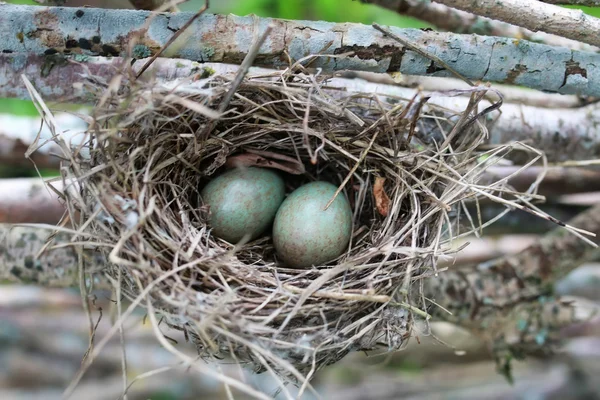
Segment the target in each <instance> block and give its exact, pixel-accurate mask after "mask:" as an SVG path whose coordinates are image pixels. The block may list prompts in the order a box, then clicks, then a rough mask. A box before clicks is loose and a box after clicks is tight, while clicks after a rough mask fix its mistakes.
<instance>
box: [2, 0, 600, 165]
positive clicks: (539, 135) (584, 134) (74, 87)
mask: <svg viewBox="0 0 600 400" xmlns="http://www.w3.org/2000/svg"><path fill="white" fill-rule="evenodd" d="M0 9H1V7H0ZM44 60H45V57H44V56H34V55H24V54H21V55H17V56H14V55H2V54H0V82H7V84H6V85H4V86H0V96H4V97H20V98H29V94H28V93H27V92H26V89H25V87H24V85H23V84H22V81H21V79H20V76H21V74H25V75H26V76H27V77H28V78H29V79H30V80H31V82H32V83H33V85H34V86H35V88H36V89H37V90H38V91H39V93H40V94H41V95H42V96H43V97H44V99H46V101H57V100H58V101H67V102H68V101H70V102H78V101H82V102H86V101H89V97H88V95H89V94H88V93H86V92H85V91H82V90H81V87H82V85H81V82H85V80H86V79H88V78H91V77H92V76H97V77H103V78H110V77H112V76H114V74H115V73H116V71H117V69H118V68H121V67H122V66H123V60H122V59H120V58H111V59H108V58H102V57H90V58H89V59H87V60H86V61H84V62H81V63H77V62H73V60H72V59H64V58H63V61H62V62H60V63H57V64H55V65H54V66H53V67H52V69H50V71H49V72H47V73H46V74H45V75H44V76H41V75H40V74H39V73H40V71H41V70H42V69H43V68H44ZM143 64H144V61H143V60H138V61H137V62H136V63H134V64H133V66H132V69H133V70H134V71H135V70H137V69H139V68H140V67H141V65H143ZM599 65H600V64H599ZM237 68H238V67H237V66H234V65H228V64H217V63H204V64H198V63H195V62H190V61H186V60H170V59H157V60H156V61H155V62H154V63H153V64H152V66H151V68H150V70H149V71H148V72H146V73H147V74H149V76H155V77H156V78H157V79H158V80H159V81H162V82H171V83H165V90H187V89H186V88H190V87H193V86H194V85H196V86H199V87H200V86H202V85H203V84H204V83H205V82H204V80H202V79H200V80H196V81H194V82H190V80H189V79H188V80H186V81H185V82H179V81H177V82H175V81H176V80H177V79H179V78H190V77H200V76H202V74H203V73H206V72H207V71H208V72H209V73H210V72H214V73H218V74H235V73H236V72H237ZM272 72H273V71H272V70H265V69H251V70H250V75H252V74H260V73H272ZM143 76H144V75H143ZM73 82H75V83H74V84H72V83H73ZM184 83H185V84H184ZM327 86H328V87H331V88H337V90H331V91H328V93H330V94H331V95H332V96H341V95H345V94H346V93H347V92H362V93H373V94H375V93H376V94H379V95H380V96H382V97H383V98H384V100H385V98H386V96H394V97H395V98H396V99H397V98H404V99H408V98H412V97H413V96H414V94H415V90H414V89H408V88H404V87H400V86H393V85H382V84H377V83H372V82H366V81H364V80H361V79H345V78H331V79H329V80H328V81H327ZM598 88H599V89H600V85H599V87H598ZM468 101H469V100H468V98H465V97H452V98H449V97H444V96H438V97H434V98H432V99H431V100H429V104H436V105H439V106H441V107H444V108H447V109H448V110H451V111H452V112H456V113H461V112H462V111H463V110H464V109H465V108H466V107H467V104H468ZM489 105H490V103H488V102H487V101H482V102H481V103H480V106H481V107H488V106H489ZM599 108H600V105H598V104H592V105H589V106H585V107H580V108H577V109H550V108H539V107H530V106H525V105H518V104H508V103H505V104H504V105H503V106H502V108H501V110H502V112H501V113H498V112H493V113H492V114H490V117H493V118H495V120H493V121H491V122H489V123H488V129H489V131H490V136H489V140H488V142H489V144H492V145H497V144H501V143H510V142H513V141H521V142H522V141H527V142H533V143H535V147H536V148H537V149H539V150H541V151H543V152H545V154H546V156H547V157H548V160H549V161H553V162H554V161H556V162H559V161H568V160H586V159H594V158H600V146H596V145H594V143H598V141H599V140H598V137H597V132H596V131H597V130H596V126H598V124H600V112H598V110H599ZM482 109H483V108H482ZM448 115H450V114H448ZM518 161H522V160H518Z"/></svg>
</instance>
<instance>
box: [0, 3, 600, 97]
mask: <svg viewBox="0 0 600 400" xmlns="http://www.w3.org/2000/svg"><path fill="white" fill-rule="evenodd" d="M540 4H542V3H540ZM151 15H152V14H151V13H150V12H147V11H134V10H102V9H93V8H79V9H75V8H51V7H50V8H41V7H31V6H17V5H10V4H4V5H0V37H2V38H3V42H2V43H1V44H0V51H1V52H3V53H4V54H9V55H12V56H13V57H15V58H14V63H15V64H18V63H26V62H27V58H26V57H27V56H28V55H55V54H57V53H63V54H76V55H78V56H79V57H81V55H105V56H119V55H127V54H130V55H131V56H132V57H134V58H138V59H139V58H144V57H148V56H150V55H152V54H155V53H156V52H157V51H158V50H159V49H160V48H161V47H162V46H163V45H164V44H165V43H166V42H167V41H168V40H169V38H170V37H171V36H172V35H173V34H174V32H176V31H177V30H178V29H180V28H181V27H182V26H183V25H184V24H185V23H186V22H187V21H188V20H189V19H190V18H191V17H192V14H191V13H177V14H169V13H162V14H158V15H155V16H152V18H151V19H150V17H151ZM270 24H272V25H273V29H272V33H271V34H270V35H269V37H268V38H267V40H266V41H265V43H264V44H263V46H261V48H260V50H259V53H258V55H257V57H256V62H255V64H257V65H261V66H266V67H285V66H288V65H289V62H290V61H296V60H300V59H303V58H305V57H307V56H309V55H315V54H321V56H320V57H317V59H315V60H313V62H312V63H311V67H320V68H322V69H323V70H324V71H336V70H363V71H372V72H398V71H399V72H402V73H404V74H408V75H427V76H450V75H451V73H450V72H449V71H448V70H446V69H445V68H444V67H442V66H440V65H437V64H436V63H435V62H433V61H431V60H430V59H428V58H427V57H424V56H422V55H419V54H417V53H415V52H414V51H411V50H409V49H407V48H406V47H405V46H403V45H402V44H400V43H398V42H397V41H395V40H394V39H392V38H388V37H386V36H384V35H383V34H382V33H381V32H379V31H377V30H376V29H374V28H373V27H370V26H365V25H361V24H352V23H344V24H336V23H329V22H314V21H286V20H277V19H268V18H258V17H237V16H233V15H208V14H206V15H203V16H202V17H200V18H199V19H198V20H197V21H196V22H194V24H192V26H191V27H190V29H189V30H188V31H187V32H185V33H184V34H183V35H181V37H179V38H178V39H177V40H176V42H175V43H174V44H173V45H172V46H171V48H170V49H167V51H166V53H167V54H166V56H168V57H174V58H176V57H179V58H185V59H190V60H194V61H202V62H224V63H232V64H239V63H240V62H241V60H242V59H244V57H245V56H246V54H247V52H248V50H249V44H250V43H252V41H253V37H254V36H257V35H260V34H262V33H263V32H264V30H265V29H266V28H267V26H268V25H270ZM390 30H391V31H392V32H393V33H394V34H396V35H398V36H399V37H402V38H404V39H406V40H407V41H409V42H411V43H412V44H413V45H414V46H417V47H419V48H421V49H423V50H426V51H427V52H428V53H430V54H433V55H435V56H437V57H438V58H439V59H441V60H442V61H443V62H445V63H446V64H447V65H448V66H449V67H451V68H453V69H454V70H456V71H457V72H458V73H460V74H461V75H463V76H464V77H466V78H469V79H471V80H475V81H476V80H481V81H490V82H501V83H511V84H517V85H523V86H527V87H531V88H534V89H540V90H544V91H547V92H558V93H563V94H579V95H590V96H597V97H600V55H598V54H594V53H591V52H581V51H574V50H569V49H566V48H557V47H551V46H547V45H544V44H539V43H531V42H527V41H518V40H514V39H510V38H500V37H485V36H477V35H460V34H454V33H448V32H430V31H422V30H417V29H397V28H390ZM15 32H16V33H15ZM54 62H55V61H52V60H49V61H48V65H47V67H48V68H49V67H50V66H51V65H52V63H54Z"/></svg>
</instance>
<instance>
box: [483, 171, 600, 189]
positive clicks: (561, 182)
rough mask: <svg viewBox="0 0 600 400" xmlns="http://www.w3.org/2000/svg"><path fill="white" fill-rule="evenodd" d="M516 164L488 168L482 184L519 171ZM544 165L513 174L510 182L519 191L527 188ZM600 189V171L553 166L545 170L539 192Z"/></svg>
mask: <svg viewBox="0 0 600 400" xmlns="http://www.w3.org/2000/svg"><path fill="white" fill-rule="evenodd" d="M518 169H519V167H516V166H495V167H491V168H489V169H488V170H487V175H486V177H485V178H483V180H482V182H481V183H482V184H489V183H492V182H495V181H497V180H499V179H502V178H504V177H508V176H511V175H513V174H515V173H516V172H517V171H518ZM542 172H544V169H543V168H542V167H531V168H527V169H526V170H524V171H521V172H519V173H518V174H515V175H514V176H512V177H511V178H510V179H509V180H508V183H509V184H510V185H511V186H513V187H514V188H515V189H516V190H517V191H525V190H527V189H528V188H529V187H530V186H531V184H533V183H534V182H535V181H536V179H537V178H538V177H539V176H540V174H541V173H542ZM596 191H600V171H598V170H593V169H585V168H564V167H553V168H548V169H547V170H546V171H545V175H544V180H543V181H542V182H541V184H540V186H539V189H538V193H540V194H543V195H544V196H561V195H565V194H571V193H585V192H596Z"/></svg>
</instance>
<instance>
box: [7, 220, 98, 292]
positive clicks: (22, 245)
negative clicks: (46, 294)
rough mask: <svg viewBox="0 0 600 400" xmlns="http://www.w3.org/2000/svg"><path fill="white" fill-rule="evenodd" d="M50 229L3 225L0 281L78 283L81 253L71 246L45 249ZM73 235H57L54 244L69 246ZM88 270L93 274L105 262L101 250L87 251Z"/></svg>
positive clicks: (48, 283) (51, 284)
mask: <svg viewBox="0 0 600 400" xmlns="http://www.w3.org/2000/svg"><path fill="white" fill-rule="evenodd" d="M51 233H52V230H51V227H49V228H48V229H39V228H27V227H16V226H11V225H8V224H0V281H9V282H15V283H22V284H37V285H41V286H46V287H72V286H77V285H78V284H79V283H78V256H77V253H76V251H75V250H74V249H73V248H72V247H70V246H65V247H59V248H52V247H50V248H49V249H47V250H45V251H43V252H42V253H41V254H38V253H40V251H41V250H43V249H44V248H45V247H44V246H45V245H46V243H47V242H48V239H49V237H50V234H51ZM69 241H70V237H69V236H68V235H66V234H58V235H56V236H55V237H54V238H53V240H52V245H63V246H64V245H66V244H67V243H69ZM84 264H85V265H86V271H87V272H89V273H91V272H94V271H96V270H98V269H100V268H102V267H103V266H104V265H105V260H104V258H103V257H102V256H100V255H99V254H98V253H93V252H84Z"/></svg>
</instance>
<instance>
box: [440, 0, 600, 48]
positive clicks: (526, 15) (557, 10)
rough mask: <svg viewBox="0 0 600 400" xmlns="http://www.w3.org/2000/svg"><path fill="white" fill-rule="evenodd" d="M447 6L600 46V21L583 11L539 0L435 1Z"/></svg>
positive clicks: (534, 30) (535, 30)
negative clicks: (597, 33)
mask: <svg viewBox="0 0 600 400" xmlns="http://www.w3.org/2000/svg"><path fill="white" fill-rule="evenodd" d="M434 1H435V2H436V3H440V4H444V5H446V6H448V7H452V8H456V9H459V10H463V11H467V12H470V13H473V14H477V15H481V16H484V17H488V18H493V19H497V20H500V21H504V22H507V23H509V24H512V25H517V26H521V27H523V28H526V29H529V30H531V31H533V32H538V31H541V32H546V33H551V34H554V35H558V36H562V37H566V38H569V39H573V40H578V41H580V42H583V43H588V44H591V45H592V46H600V37H599V36H598V35H596V34H594V33H595V32H600V19H598V18H595V17H592V16H590V15H587V14H585V13H584V12H583V11H581V10H574V9H568V8H563V7H559V6H556V5H552V4H545V3H543V2H540V1H537V0H502V1H497V0H477V1H472V0H434Z"/></svg>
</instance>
